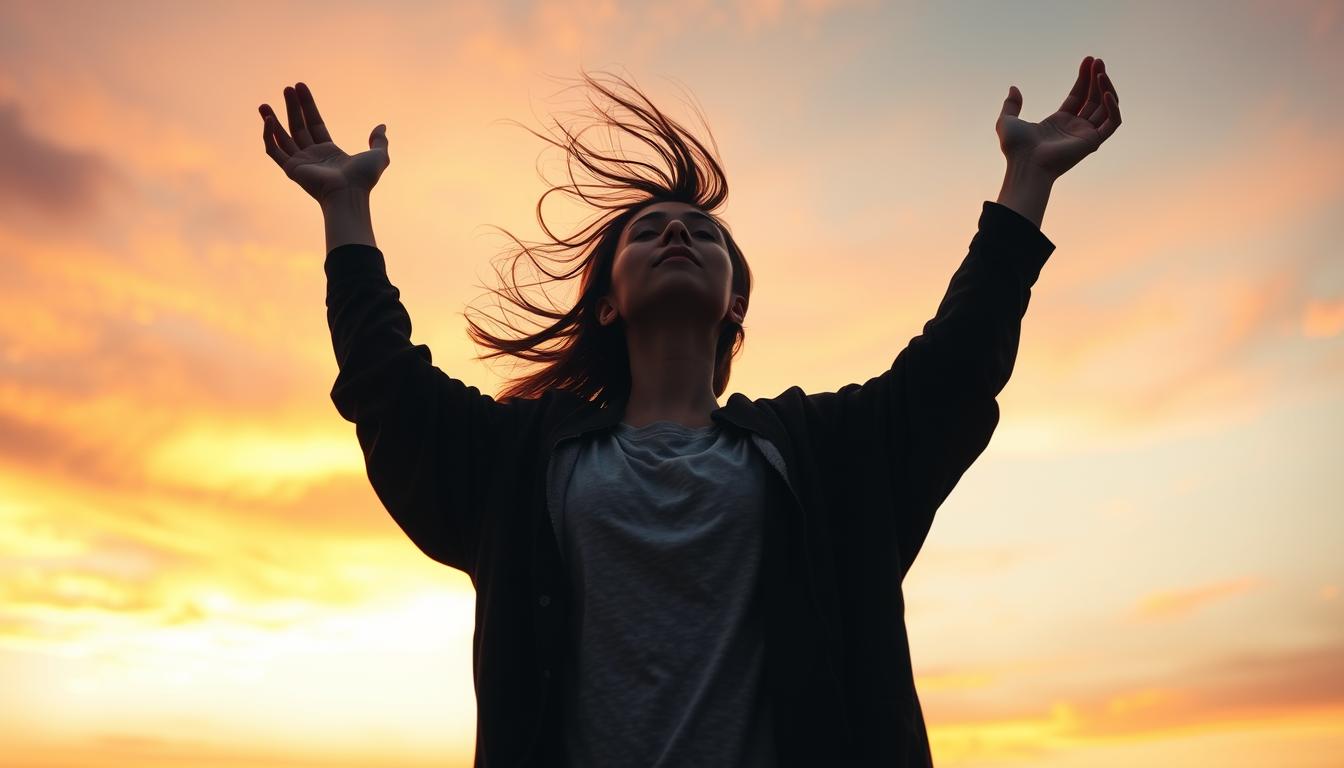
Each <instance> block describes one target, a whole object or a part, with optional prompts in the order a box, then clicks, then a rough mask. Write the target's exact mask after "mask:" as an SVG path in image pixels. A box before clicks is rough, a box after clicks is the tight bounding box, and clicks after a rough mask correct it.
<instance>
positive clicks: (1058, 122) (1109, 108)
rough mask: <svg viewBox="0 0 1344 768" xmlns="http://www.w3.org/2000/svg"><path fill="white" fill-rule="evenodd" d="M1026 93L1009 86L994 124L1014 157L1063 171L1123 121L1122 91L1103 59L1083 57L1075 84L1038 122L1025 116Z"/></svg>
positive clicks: (1005, 150)
mask: <svg viewBox="0 0 1344 768" xmlns="http://www.w3.org/2000/svg"><path fill="white" fill-rule="evenodd" d="M1021 110H1022V93H1021V92H1020V91H1018V90H1017V86H1009V89H1008V98H1006V99H1004V102H1003V109H1002V111H1001V112H1000V113H999V120H998V122H997V123H995V126H994V128H995V130H996V132H997V133H998V135H999V146H1000V148H1001V149H1002V150H1003V153H1004V155H1006V156H1007V158H1008V159H1009V160H1010V161H1014V162H1017V161H1021V162H1025V163H1027V164H1029V165H1031V166H1034V167H1036V168H1039V169H1041V170H1042V171H1045V172H1046V173H1049V174H1051V175H1053V176H1056V177H1057V176H1060V175H1062V174H1063V173H1064V172H1065V171H1067V170H1069V169H1070V168H1072V167H1073V166H1075V165H1077V164H1078V161H1079V160H1082V159H1083V158H1084V157H1087V156H1088V155H1089V154H1091V153H1093V152H1095V151H1097V148H1098V147H1100V146H1101V144H1102V142H1104V141H1106V139H1108V138H1110V136H1111V134H1113V133H1115V129H1116V128H1119V127H1120V97H1119V95H1118V94H1117V93H1116V92H1115V85H1114V84H1113V83H1112V82H1111V79H1110V77H1109V76H1108V75H1107V74H1106V70H1105V64H1104V63H1103V62H1102V60H1101V59H1094V58H1092V57H1091V56H1086V57H1084V58H1083V63H1082V65H1081V66H1080V67H1079V70H1078V79H1077V80H1076V81H1075V82H1074V84H1073V89H1072V90H1071V91H1069V95H1068V97H1067V98H1065V99H1064V103H1063V104H1060V106H1059V110H1058V111H1057V112H1055V113H1054V114H1052V115H1050V116H1049V117H1047V118H1045V119H1044V120H1042V121H1041V122H1039V123H1031V122H1027V121H1026V120H1022V119H1020V118H1019V117H1018V114H1019V113H1020V112H1021Z"/></svg>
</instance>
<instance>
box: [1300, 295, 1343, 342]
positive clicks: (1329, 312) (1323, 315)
mask: <svg viewBox="0 0 1344 768" xmlns="http://www.w3.org/2000/svg"><path fill="white" fill-rule="evenodd" d="M1340 331H1344V299H1341V300H1339V301H1327V300H1321V299H1312V300H1310V301H1308V302H1307V306H1306V307H1305V308H1304V309H1303V310H1302V335H1303V336H1307V337H1309V338H1315V339H1325V338H1330V337H1331V336H1335V335H1337V334H1338V333H1339V332H1340Z"/></svg>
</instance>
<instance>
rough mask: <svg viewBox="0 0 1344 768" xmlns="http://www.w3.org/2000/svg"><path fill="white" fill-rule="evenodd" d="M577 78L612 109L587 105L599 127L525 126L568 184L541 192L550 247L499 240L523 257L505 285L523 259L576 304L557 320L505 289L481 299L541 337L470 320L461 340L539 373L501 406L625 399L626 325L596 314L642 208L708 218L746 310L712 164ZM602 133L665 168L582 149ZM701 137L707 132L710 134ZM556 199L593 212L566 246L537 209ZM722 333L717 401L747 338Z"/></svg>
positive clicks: (611, 90) (661, 124) (721, 188)
mask: <svg viewBox="0 0 1344 768" xmlns="http://www.w3.org/2000/svg"><path fill="white" fill-rule="evenodd" d="M581 72H582V82H580V83H578V84H577V85H579V86H581V85H583V84H587V85H588V86H590V87H591V88H592V89H594V90H595V91H596V92H597V93H599V94H601V95H602V96H605V97H606V98H607V99H609V100H610V101H611V102H614V105H613V106H612V107H609V108H604V107H601V106H599V105H598V104H597V103H595V102H593V101H592V99H591V95H590V98H589V100H588V103H589V104H591V105H592V106H593V108H594V109H595V110H596V115H597V116H598V117H599V118H600V119H599V120H598V122H596V123H595V124H594V125H590V126H588V127H587V128H583V129H581V130H579V131H577V132H571V131H570V130H569V129H568V128H566V127H565V126H563V125H561V124H560V123H559V122H558V121H557V122H556V126H557V127H558V128H559V129H560V131H561V133H562V134H563V136H564V138H563V140H556V139H554V138H552V137H550V136H546V135H542V134H540V133H537V132H536V131H533V130H532V129H531V128H527V126H523V127H524V128H525V129H526V130H527V131H528V132H529V133H532V134H533V135H535V136H538V137H539V138H541V139H543V140H545V141H546V142H548V143H549V144H552V145H554V146H557V147H560V148H561V149H563V150H565V152H566V168H567V169H568V171H569V180H570V183H569V184H567V185H564V186H554V187H552V188H550V189H548V190H547V191H546V192H545V193H544V194H543V195H542V196H541V199H539V200H538V201H537V221H538V222H539V223H540V224H541V228H542V230H543V231H545V233H546V235H547V236H548V237H550V238H551V240H550V242H547V243H541V244H536V245H534V246H533V247H528V246H527V245H524V244H523V243H522V242H521V241H519V240H518V238H516V237H514V236H513V235H512V234H511V233H509V232H508V231H507V230H501V231H504V232H505V234H508V236H509V237H510V238H511V239H512V240H513V242H514V243H516V244H518V246H520V248H521V250H519V251H514V252H512V260H513V266H512V267H511V269H510V274H511V275H512V274H515V273H516V270H517V262H518V259H521V258H522V257H523V256H524V255H526V256H527V257H528V258H529V259H531V261H532V263H533V264H534V265H535V266H536V267H537V269H539V270H540V271H541V272H543V273H544V274H545V275H547V276H548V277H549V278H551V279H552V280H569V279H572V278H574V277H575V276H576V275H577V276H578V277H579V280H580V282H579V295H578V298H577V301H576V302H575V304H574V306H573V307H571V308H569V309H567V310H561V309H556V308H547V307H542V306H539V305H536V304H533V303H532V302H531V301H530V300H529V299H528V298H527V297H526V296H524V295H523V294H522V292H521V291H520V290H519V287H520V286H519V285H517V284H514V285H512V286H506V287H505V289H504V290H502V291H501V290H496V289H492V288H489V289H487V290H489V291H490V292H491V293H494V294H495V295H498V296H502V297H503V298H505V299H507V300H508V301H509V302H511V303H512V304H513V305H514V306H517V307H519V308H521V309H523V310H524V311H526V312H530V313H532V314H534V315H537V316H539V317H541V318H546V320H547V321H548V322H538V321H535V320H534V321H533V322H534V323H535V324H536V325H538V326H540V330H538V331H536V332H534V333H527V332H526V331H524V330H521V329H518V328H515V327H513V326H512V325H510V324H509V323H508V322H507V321H498V322H500V323H501V324H502V325H504V326H505V327H506V328H508V329H509V330H510V331H512V332H513V333H514V334H516V337H515V338H503V337H498V336H495V335H492V334H490V333H487V332H486V331H484V330H482V328H481V327H480V326H479V325H477V324H476V323H474V322H472V320H471V318H470V317H468V318H467V322H468V324H470V326H471V327H470V329H468V335H469V336H470V337H471V338H472V339H473V340H474V341H476V343H478V344H480V345H481V346H484V347H487V348H489V349H491V350H493V351H492V352H489V353H487V354H484V355H477V358H476V359H478V360H481V359H487V358H492V357H500V356H502V355H510V356H513V357H516V358H519V359H520V360H525V361H530V362H532V363H540V364H542V367H541V368H540V369H538V370H536V371H534V372H532V373H529V374H526V375H524V376H521V377H517V378H515V379H513V380H512V381H510V382H509V383H508V384H507V385H506V387H505V388H504V389H503V391H501V392H500V394H499V395H498V397H497V399H498V400H501V401H502V400H508V399H511V398H536V397H540V396H541V394H542V393H543V392H545V391H546V390H548V389H551V388H558V389H565V390H569V391H571V392H573V393H574V394H576V395H578V396H579V397H580V398H581V399H584V400H588V401H592V402H595V403H597V404H598V405H599V406H606V405H607V404H608V403H610V402H622V401H624V400H626V399H628V397H629V395H630V387H631V378H630V358H629V352H628V350H627V348H626V340H625V320H624V319H623V318H619V319H617V320H616V322H613V323H612V324H611V325H609V326H603V325H602V324H601V323H599V322H598V319H597V307H598V300H599V299H600V298H601V297H603V296H605V295H607V294H608V293H609V292H610V291H611V268H612V264H613V262H614V261H615V258H616V246H617V243H618V241H619V239H620V236H621V232H622V230H623V229H624V228H625V225H626V224H627V223H628V222H629V221H630V220H631V219H632V218H633V217H634V216H636V215H637V214H638V213H639V212H640V210H641V209H643V208H644V207H645V206H648V205H651V204H653V203H658V202H669V201H675V202H681V203H687V204H689V205H692V206H695V207H696V208H698V209H700V210H701V211H703V212H704V213H706V214H707V215H709V216H710V217H711V218H713V219H714V221H715V223H716V224H718V226H719V229H720V230H721V231H722V233H723V236H724V240H725V241H726V242H727V244H728V249H727V250H728V255H729V259H730V261H731V264H732V273H733V276H732V291H733V292H734V293H738V294H741V295H743V296H746V297H747V298H748V300H750V296H751V269H750V268H749V267H748V266H747V262H746V259H745V258H744V257H743V255H742V251H741V250H740V249H739V248H738V246H737V243H736V242H735V241H734V239H733V236H732V234H731V233H730V232H729V230H728V227H727V225H726V224H724V222H723V221H721V220H720V219H719V217H718V216H717V215H715V213H714V209H716V208H718V207H720V206H721V205H722V204H723V202H724V201H725V200H726V199H727V197H728V182H727V179H726V178H725V176H724V173H723V168H722V167H721V165H720V163H719V161H718V160H716V159H715V157H714V154H712V153H710V152H709V151H708V150H707V149H706V148H705V146H704V145H703V144H702V143H700V141H698V140H697V139H696V138H695V137H694V136H693V135H692V134H691V133H690V132H689V131H687V130H686V129H685V128H683V127H682V126H681V125H679V124H678V123H676V122H674V121H673V120H671V119H670V118H668V117H667V116H666V115H664V114H663V113H662V112H661V111H659V110H658V108H657V107H655V106H654V105H653V104H652V103H651V102H650V101H649V100H648V98H647V97H645V96H644V95H643V94H641V93H640V92H639V90H638V88H636V87H635V86H634V85H632V84H631V83H630V82H628V81H627V80H625V79H624V78H621V77H620V76H616V75H613V76H612V77H613V78H614V80H615V81H616V83H617V84H618V85H617V86H608V85H604V84H603V83H602V82H600V81H599V80H598V79H596V78H594V77H593V76H591V75H589V74H588V72H586V71H582V70H581ZM619 86H624V87H625V88H626V89H628V90H629V91H631V92H632V93H633V95H622V94H620V93H618V90H619ZM620 108H624V109H625V110H626V111H628V112H629V113H630V114H631V115H632V116H633V118H632V119H628V120H627V121H624V122H623V121H622V120H620V119H618V118H617V117H616V116H614V115H613V114H612V112H611V109H620ZM510 122H516V121H510ZM702 122H703V119H702ZM602 126H606V127H607V128H608V131H609V133H610V131H611V129H613V128H616V129H620V130H621V131H624V132H625V133H628V134H630V135H632V136H633V137H635V138H636V139H638V140H639V141H640V142H642V143H643V144H645V145H647V146H648V147H650V148H651V149H652V150H653V151H654V152H655V153H657V155H658V156H659V157H660V158H661V160H662V161H663V164H664V166H665V167H664V168H660V167H658V166H656V165H654V164H651V163H650V162H646V161H644V160H640V159H629V158H626V157H617V156H616V155H615V151H617V150H619V149H620V148H619V146H617V147H614V148H613V152H612V154H603V153H601V152H598V151H595V150H593V149H592V148H591V147H589V146H587V145H585V144H583V143H582V142H581V141H580V137H581V136H582V135H583V133H584V131H586V130H588V128H593V127H602ZM705 130H706V132H709V127H708V125H706V126H705ZM709 140H710V143H711V145H712V146H713V147H714V149H715V151H716V152H717V150H718V145H717V144H716V143H715V142H714V138H713V134H712V133H709ZM614 143H615V142H614ZM574 161H577V162H578V163H579V164H580V165H582V166H583V168H584V169H585V170H586V171H587V173H588V174H589V176H590V177H591V178H593V179H595V180H596V182H597V183H589V184H579V183H578V182H577V181H576V180H575V177H574V170H575V169H574ZM543 180H545V178H544V176H543ZM585 190H590V191H588V192H585ZM558 191H563V192H565V193H567V194H570V195H573V196H575V197H577V198H579V199H580V200H582V201H583V202H585V203H587V204H589V205H591V206H592V207H594V208H597V209H598V212H597V220H596V221H593V222H592V223H590V224H588V225H587V226H584V227H582V228H581V229H579V231H578V232H576V233H574V234H573V235H571V236H569V237H565V238H560V237H557V236H556V235H555V234H554V233H552V232H551V229H550V228H549V227H548V226H547V225H546V221H545V219H544V218H543V216H542V213H541V206H542V203H543V202H544V201H545V199H546V196H547V195H549V194H551V193H552V192H558ZM497 229H498V228H497ZM534 251H541V252H542V254H543V256H544V257H545V258H548V259H550V260H552V261H554V262H557V263H559V262H574V261H576V260H577V261H578V264H577V265H574V266H572V267H571V268H569V270H568V271H566V272H562V273H560V274H555V273H552V272H551V271H549V270H547V269H546V268H545V267H543V266H542V265H541V264H539V263H538V262H537V259H536V257H535V256H534V255H533V253H534ZM553 254H558V255H553ZM496 273H497V274H498V275H499V277H500V278H501V280H503V279H504V278H503V274H502V273H500V272H499V270H498V269H496ZM535 284H538V283H534V285H535ZM482 287H484V286H482ZM544 293H545V289H544V287H543V294H544ZM548 300H549V297H548ZM722 326H723V327H722V329H721V331H720V333H719V338H718V343H717V345H716V348H715V352H714V357H715V363H714V381H713V386H714V394H715V396H721V395H722V394H723V392H724V390H725V389H726V388H727V386H728V378H729V375H730V373H731V370H732V362H733V357H734V356H735V355H736V354H737V352H738V351H739V350H740V349H741V347H742V342H743V340H744V339H745V336H746V332H745V330H744V329H743V327H742V325H741V324H740V323H736V322H733V321H732V320H731V319H726V320H724V321H723V323H722ZM543 345H546V346H544V347H543Z"/></svg>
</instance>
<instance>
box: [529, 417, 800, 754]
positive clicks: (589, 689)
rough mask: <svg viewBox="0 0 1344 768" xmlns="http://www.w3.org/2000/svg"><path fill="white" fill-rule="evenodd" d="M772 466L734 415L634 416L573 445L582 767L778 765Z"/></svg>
mask: <svg viewBox="0 0 1344 768" xmlns="http://www.w3.org/2000/svg"><path fill="white" fill-rule="evenodd" d="M770 471H772V470H771V469H770V467H769V465H767V464H766V463H765V459H764V458H763V457H762V456H761V455H760V454H759V453H758V452H757V450H756V448H754V447H753V445H752V442H751V440H750V439H749V435H747V434H743V433H741V432H739V431H738V430H736V429H734V428H732V427H731V426H723V425H720V424H714V425H711V426H707V427H699V428H691V427H685V426H682V425H680V424H677V423H675V422H670V421H658V422H654V423H652V424H647V425H645V426H643V427H633V426H631V425H629V424H626V423H625V422H618V423H617V424H616V425H615V426H614V427H612V429H611V430H609V431H601V432H596V433H592V434H589V435H588V436H586V438H585V439H575V440H567V441H563V442H562V443H561V444H560V445H559V446H558V448H557V451H556V455H555V457H554V458H553V460H552V465H551V471H550V474H549V477H548V479H549V481H550V483H549V486H548V492H549V494H550V507H549V508H550V512H551V520H552V523H553V524H554V526H555V531H556V539H557V541H559V542H560V548H561V551H562V553H563V555H564V558H565V562H566V565H567V568H568V573H569V577H570V589H571V594H570V598H571V600H570V604H571V605H572V606H574V610H573V612H572V616H573V622H572V624H571V627H570V649H571V656H570V659H571V669H572V670H573V674H572V675H570V676H569V677H570V680H571V684H570V686H569V688H568V689H567V690H566V691H565V697H566V706H565V713H566V715H565V721H566V722H565V729H566V734H567V738H566V742H567V744H568V751H569V759H570V762H571V764H573V765H574V766H576V767H578V766H608V765H630V766H657V767H658V768H676V767H679V766H705V767H712V766H762V767H766V766H769V767H770V768H773V766H774V765H775V764H776V758H775V746H774V731H773V721H772V719H771V710H770V706H769V704H770V702H769V697H768V696H767V695H766V690H765V686H764V679H763V669H764V666H763V665H764V645H763V634H762V623H761V619H760V614H759V611H758V608H757V605H756V590H757V585H758V584H759V574H760V563H761V548H762V543H763V536H764V525H763V523H764V517H763V516H764V514H765V510H764V508H763V504H764V499H765V490H766V481H767V473H768V472H770Z"/></svg>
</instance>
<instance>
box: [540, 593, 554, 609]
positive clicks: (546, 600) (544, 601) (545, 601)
mask: <svg viewBox="0 0 1344 768" xmlns="http://www.w3.org/2000/svg"><path fill="white" fill-rule="evenodd" d="M537 602H538V603H541V607H542V608H545V607H546V606H548V605H550V604H551V596H550V595H542V596H541V597H538V598H537Z"/></svg>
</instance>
